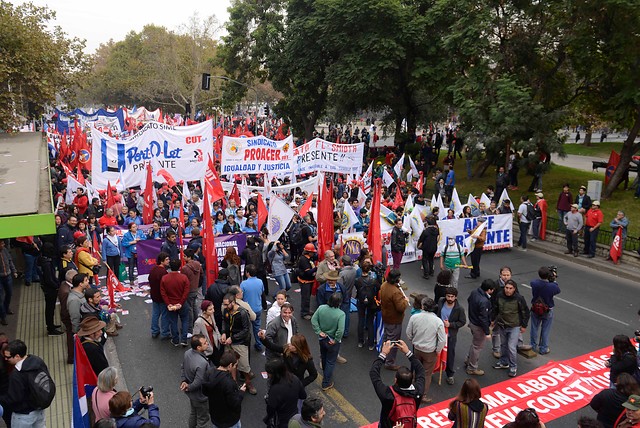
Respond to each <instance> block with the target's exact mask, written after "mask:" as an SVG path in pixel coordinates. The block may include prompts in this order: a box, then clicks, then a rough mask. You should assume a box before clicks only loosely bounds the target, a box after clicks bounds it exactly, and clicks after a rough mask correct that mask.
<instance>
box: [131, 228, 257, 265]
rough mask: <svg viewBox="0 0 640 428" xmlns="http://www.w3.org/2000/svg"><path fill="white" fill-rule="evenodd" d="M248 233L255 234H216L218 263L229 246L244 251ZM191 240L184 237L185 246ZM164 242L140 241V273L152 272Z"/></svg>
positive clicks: (153, 240) (240, 252) (138, 247)
mask: <svg viewBox="0 0 640 428" xmlns="http://www.w3.org/2000/svg"><path fill="white" fill-rule="evenodd" d="M247 235H254V234H245V233H238V234H235V235H218V236H216V237H215V242H216V253H217V256H218V264H220V263H221V262H222V259H223V258H224V255H225V254H226V253H227V247H234V248H235V249H236V251H237V252H238V255H240V254H242V251H244V248H245V247H246V246H247ZM190 240H191V239H190V238H183V240H182V242H183V245H184V246H185V248H186V246H187V245H188V244H189V241H190ZM162 242H163V241H161V240H156V239H147V240H145V241H140V242H138V244H137V249H138V275H148V274H149V272H151V269H153V267H154V266H155V264H156V257H158V253H160V247H162Z"/></svg>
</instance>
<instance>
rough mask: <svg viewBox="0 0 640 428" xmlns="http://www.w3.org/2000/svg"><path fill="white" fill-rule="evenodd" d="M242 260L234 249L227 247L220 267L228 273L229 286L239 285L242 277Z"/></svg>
mask: <svg viewBox="0 0 640 428" xmlns="http://www.w3.org/2000/svg"><path fill="white" fill-rule="evenodd" d="M241 263H242V260H241V259H240V256H238V253H237V252H236V249H235V248H234V247H227V252H226V254H225V255H224V259H222V263H220V266H222V267H223V268H225V269H227V270H228V271H229V282H230V284H231V285H240V283H241V282H242V277H241V274H240V264H241Z"/></svg>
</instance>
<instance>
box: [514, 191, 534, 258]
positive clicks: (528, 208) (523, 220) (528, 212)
mask: <svg viewBox="0 0 640 428" xmlns="http://www.w3.org/2000/svg"><path fill="white" fill-rule="evenodd" d="M535 218H536V213H535V208H534V207H533V204H531V202H529V196H527V195H522V196H521V197H520V206H519V207H518V222H519V223H520V239H519V240H518V245H517V246H519V247H520V249H521V250H522V251H527V233H528V232H529V225H531V222H532V221H533V220H534V219H535Z"/></svg>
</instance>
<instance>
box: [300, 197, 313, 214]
mask: <svg viewBox="0 0 640 428" xmlns="http://www.w3.org/2000/svg"><path fill="white" fill-rule="evenodd" d="M312 202H313V193H312V194H310V195H309V197H308V198H307V200H306V201H304V204H302V207H300V211H298V214H299V215H300V217H304V216H305V214H307V212H309V209H310V208H311V203H312Z"/></svg>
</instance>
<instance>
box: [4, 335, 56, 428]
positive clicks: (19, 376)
mask: <svg viewBox="0 0 640 428" xmlns="http://www.w3.org/2000/svg"><path fill="white" fill-rule="evenodd" d="M3 352H4V355H3V357H4V359H5V361H6V362H7V363H9V364H11V365H12V366H14V367H15V370H14V371H13V372H12V373H11V376H9V388H8V389H7V391H6V394H2V395H0V404H2V406H3V407H4V408H5V409H11V410H12V411H13V414H12V416H11V425H12V426H15V427H26V426H29V427H44V426H45V414H44V409H42V408H40V407H39V406H37V405H36V403H34V402H33V399H32V398H31V387H30V386H29V382H33V380H30V378H31V379H34V378H35V376H37V375H38V373H40V372H45V373H46V374H47V375H49V369H48V368H47V365H46V364H45V363H44V361H42V359H41V358H40V357H37V356H35V355H28V354H27V345H26V344H25V343H24V342H23V341H22V340H19V339H16V340H12V341H11V342H9V344H8V346H7V348H5V350H4V351H3ZM34 372H35V374H34ZM49 377H50V376H49Z"/></svg>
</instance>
